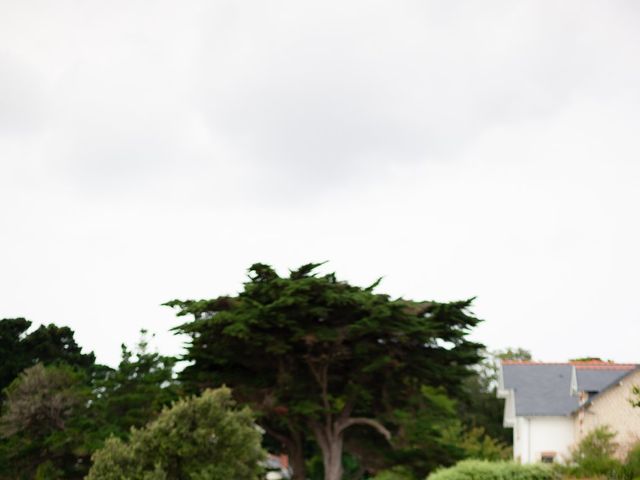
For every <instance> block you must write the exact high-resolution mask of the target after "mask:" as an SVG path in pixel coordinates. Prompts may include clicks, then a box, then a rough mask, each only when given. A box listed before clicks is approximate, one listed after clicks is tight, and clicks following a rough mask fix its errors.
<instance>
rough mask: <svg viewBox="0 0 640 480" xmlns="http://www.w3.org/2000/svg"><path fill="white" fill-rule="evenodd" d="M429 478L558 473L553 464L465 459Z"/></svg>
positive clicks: (479, 479) (541, 479)
mask: <svg viewBox="0 0 640 480" xmlns="http://www.w3.org/2000/svg"><path fill="white" fill-rule="evenodd" d="M427 478H428V480H512V479H513V480H553V479H556V478H557V475H556V473H555V471H554V469H553V468H552V466H551V465H545V464H532V465H520V464H518V463H514V462H488V461H483V460H464V461H462V462H460V463H458V464H456V465H454V466H453V467H449V468H444V469H440V470H437V471H435V472H433V473H432V474H431V475H429V476H428V477H427Z"/></svg>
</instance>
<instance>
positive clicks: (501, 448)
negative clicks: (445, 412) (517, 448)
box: [448, 426, 512, 461]
mask: <svg viewBox="0 0 640 480" xmlns="http://www.w3.org/2000/svg"><path fill="white" fill-rule="evenodd" d="M448 439H449V442H451V443H452V444H454V445H457V446H458V447H459V448H461V449H462V450H463V452H464V453H463V458H469V459H475V460H490V461H498V460H508V459H510V458H511V456H512V450H511V447H510V446H509V445H507V444H506V443H504V442H501V441H499V440H496V439H494V438H493V437H491V436H489V435H487V433H486V431H485V430H484V428H482V427H472V428H469V429H465V428H462V427H461V426H457V428H455V427H454V428H453V429H451V430H450V431H449V432H448Z"/></svg>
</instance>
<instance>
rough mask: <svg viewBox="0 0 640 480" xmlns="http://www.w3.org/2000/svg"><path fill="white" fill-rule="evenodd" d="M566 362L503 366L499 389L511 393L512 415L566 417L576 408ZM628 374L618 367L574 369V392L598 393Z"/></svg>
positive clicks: (625, 370) (568, 366)
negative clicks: (576, 387)
mask: <svg viewBox="0 0 640 480" xmlns="http://www.w3.org/2000/svg"><path fill="white" fill-rule="evenodd" d="M573 368H574V366H573V365H571V364H568V363H564V364H562V363H558V364H552V363H539V364H537V363H527V362H525V363H504V364H503V365H502V380H503V387H504V388H505V389H507V390H513V391H514V394H515V395H514V397H515V414H516V416H519V417H520V416H522V417H527V416H532V417H533V416H566V415H570V414H571V413H572V412H574V411H575V410H577V409H578V406H579V402H578V397H577V396H572V395H571V375H572V371H573ZM628 373H629V369H620V368H615V367H614V368H611V369H607V368H581V367H578V368H576V380H577V383H578V391H584V392H600V391H601V390H604V389H606V388H607V387H609V386H610V385H612V384H614V383H615V382H617V381H618V380H619V379H621V378H622V377H624V376H625V375H627V374H628Z"/></svg>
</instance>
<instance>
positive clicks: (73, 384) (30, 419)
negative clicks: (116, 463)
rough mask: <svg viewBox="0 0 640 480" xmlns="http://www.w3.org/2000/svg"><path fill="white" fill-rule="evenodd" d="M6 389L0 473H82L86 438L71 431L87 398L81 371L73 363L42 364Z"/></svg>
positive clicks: (78, 475) (9, 475)
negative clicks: (73, 367)
mask: <svg viewBox="0 0 640 480" xmlns="http://www.w3.org/2000/svg"><path fill="white" fill-rule="evenodd" d="M5 393H6V402H5V404H4V409H3V413H2V417H0V435H1V436H2V437H3V441H2V448H1V449H0V455H1V456H0V458H2V460H3V464H4V465H3V468H2V469H0V478H2V479H5V478H6V479H9V478H11V479H19V478H20V479H21V478H25V479H26V478H34V477H40V478H51V479H53V478H57V477H56V476H55V475H58V476H59V477H60V478H67V479H72V478H81V476H82V471H81V470H82V463H83V458H82V454H78V451H81V448H79V447H80V446H81V444H82V439H81V437H80V436H77V435H75V434H74V433H72V432H74V423H75V421H76V419H78V418H82V417H83V416H84V415H85V409H86V401H87V399H88V391H87V389H86V388H84V386H83V384H82V375H81V374H80V373H78V372H77V371H75V370H73V369H72V368H71V367H68V366H50V367H44V366H43V365H42V364H37V365H35V366H33V367H30V368H28V369H26V370H25V371H24V372H23V373H21V374H20V376H19V377H18V378H17V379H16V380H14V381H13V382H12V383H11V385H10V386H9V387H8V388H7V389H6V390H5ZM55 472H58V473H55ZM54 474H55V475H54Z"/></svg>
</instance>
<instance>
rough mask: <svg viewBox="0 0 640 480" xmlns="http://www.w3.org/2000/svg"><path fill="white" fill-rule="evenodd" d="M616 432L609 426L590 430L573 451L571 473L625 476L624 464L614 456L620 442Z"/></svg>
mask: <svg viewBox="0 0 640 480" xmlns="http://www.w3.org/2000/svg"><path fill="white" fill-rule="evenodd" d="M615 436H616V433H615V432H614V431H612V430H611V429H610V428H609V427H607V426H604V427H598V428H596V429H594V430H592V431H591V432H589V433H588V434H587V435H586V436H585V437H584V438H583V439H582V440H581V441H580V443H578V445H577V446H576V448H574V449H573V451H572V452H571V463H572V467H571V469H570V473H572V474H573V475H575V476H586V477H588V476H599V475H603V476H606V477H614V478H620V477H623V476H624V474H623V466H622V464H621V463H620V461H618V460H616V459H615V458H614V454H615V452H616V450H617V448H618V444H617V443H616V442H615V441H614V438H615Z"/></svg>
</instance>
